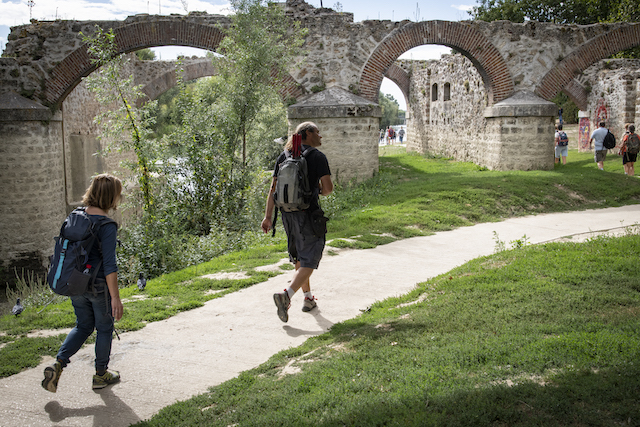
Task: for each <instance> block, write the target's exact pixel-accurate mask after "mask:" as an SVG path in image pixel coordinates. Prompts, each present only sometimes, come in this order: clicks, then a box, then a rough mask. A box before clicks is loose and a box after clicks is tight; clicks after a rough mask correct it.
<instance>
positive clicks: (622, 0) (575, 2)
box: [469, 0, 640, 25]
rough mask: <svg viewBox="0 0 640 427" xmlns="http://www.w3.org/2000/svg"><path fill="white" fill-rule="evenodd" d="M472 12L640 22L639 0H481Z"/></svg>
mask: <svg viewBox="0 0 640 427" xmlns="http://www.w3.org/2000/svg"><path fill="white" fill-rule="evenodd" d="M478 3H479V5H478V6H475V7H474V8H473V10H472V11H470V12H469V14H470V15H471V16H472V17H473V19H478V20H481V21H496V20H500V19H506V20H509V21H512V22H524V21H525V19H526V20H531V21H539V22H555V23H557V24H581V25H586V24H594V23H598V22H618V21H625V22H638V20H639V19H640V5H639V4H638V2H637V1H635V0H610V1H597V0H570V1H560V0H521V1H517V0H479V1H478Z"/></svg>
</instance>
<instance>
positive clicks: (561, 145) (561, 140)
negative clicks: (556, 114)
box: [555, 125, 569, 165]
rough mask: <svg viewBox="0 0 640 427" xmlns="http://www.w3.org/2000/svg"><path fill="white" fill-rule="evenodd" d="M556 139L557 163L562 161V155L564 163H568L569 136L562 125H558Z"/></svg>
mask: <svg viewBox="0 0 640 427" xmlns="http://www.w3.org/2000/svg"><path fill="white" fill-rule="evenodd" d="M555 141H556V148H555V151H556V164H558V163H559V162H560V156H562V164H563V165H566V164H567V154H568V153H569V137H567V134H566V133H565V132H564V131H563V130H562V125H558V130H557V131H556V135H555Z"/></svg>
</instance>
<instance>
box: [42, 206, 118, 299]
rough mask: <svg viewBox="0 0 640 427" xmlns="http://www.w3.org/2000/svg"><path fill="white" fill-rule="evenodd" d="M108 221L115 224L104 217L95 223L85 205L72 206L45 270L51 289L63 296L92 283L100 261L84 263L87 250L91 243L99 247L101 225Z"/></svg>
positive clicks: (86, 257)
mask: <svg viewBox="0 0 640 427" xmlns="http://www.w3.org/2000/svg"><path fill="white" fill-rule="evenodd" d="M111 222H113V223H115V221H114V220H112V219H111V218H107V217H105V218H103V219H101V220H100V221H97V222H95V223H94V222H93V221H91V218H89V215H88V214H87V213H86V211H85V208H84V207H81V208H77V209H75V210H74V211H73V212H71V213H70V214H69V216H68V217H67V219H65V220H64V222H63V223H62V227H61V228H60V235H59V236H58V237H56V239H55V240H56V245H55V249H54V252H53V255H52V256H51V265H50V267H49V272H48V273H47V283H48V284H49V287H50V288H51V290H52V291H53V292H55V293H56V294H59V295H64V296H75V295H82V294H84V293H85V292H86V291H87V290H88V289H89V286H90V285H93V282H94V281H95V278H96V275H97V273H98V270H99V269H100V265H101V264H102V260H100V262H99V263H98V265H94V266H92V265H89V264H87V261H88V260H89V253H90V252H91V248H93V245H94V243H96V242H97V243H98V245H99V247H100V239H98V230H99V229H100V227H101V226H102V225H104V224H109V223H111Z"/></svg>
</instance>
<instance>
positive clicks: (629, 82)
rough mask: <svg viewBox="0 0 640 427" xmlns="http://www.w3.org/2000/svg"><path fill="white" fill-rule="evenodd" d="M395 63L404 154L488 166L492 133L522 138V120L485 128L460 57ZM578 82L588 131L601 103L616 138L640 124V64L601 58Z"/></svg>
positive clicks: (473, 76) (475, 78) (493, 152)
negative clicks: (401, 73)
mask: <svg viewBox="0 0 640 427" xmlns="http://www.w3.org/2000/svg"><path fill="white" fill-rule="evenodd" d="M398 65H400V66H401V67H402V68H403V69H405V70H406V71H408V72H409V73H410V75H411V84H410V94H409V98H410V99H409V100H408V101H409V102H408V103H409V105H408V107H407V108H408V110H409V111H408V112H407V132H408V135H407V136H408V138H407V141H408V142H407V149H408V150H410V151H416V152H419V153H422V154H433V155H438V156H445V157H452V158H454V159H455V160H458V161H470V162H474V163H476V164H478V165H481V166H487V167H489V168H492V167H494V166H495V164H496V160H495V159H497V158H498V157H499V156H500V150H499V148H498V147H496V146H495V143H494V142H492V141H493V140H495V138H492V137H491V135H500V134H502V135H505V134H510V133H512V134H513V135H514V137H515V138H521V139H523V140H524V139H526V137H527V135H519V133H520V130H521V129H522V128H523V127H524V126H526V123H524V122H523V120H524V119H523V118H519V119H518V118H513V119H510V120H507V122H506V123H505V126H502V128H493V127H495V126H494V125H489V124H488V121H487V120H486V119H485V117H484V109H485V107H487V97H486V93H485V90H484V84H483V82H482V79H481V76H480V74H479V73H478V71H477V70H476V68H475V66H474V65H473V64H472V63H471V61H470V60H468V59H467V58H466V57H464V56H463V55H461V54H456V55H443V56H442V58H441V59H440V60H430V61H399V62H398ZM580 80H581V84H582V85H583V86H585V89H586V90H587V92H588V113H589V117H590V120H591V130H593V129H595V126H597V123H596V112H597V111H598V108H599V106H601V105H604V107H605V109H606V111H607V117H608V118H607V126H608V127H610V129H611V131H612V132H614V134H615V135H616V137H617V138H619V137H620V136H621V135H622V134H623V133H624V125H625V124H626V123H635V124H636V126H638V125H639V124H640V60H628V59H626V60H625V59H613V60H602V61H600V62H598V63H597V64H594V65H592V66H591V67H589V68H588V69H587V70H585V72H584V74H583V75H582V76H581V78H580ZM446 83H449V84H450V99H449V100H444V96H443V95H444V86H445V84H446ZM433 84H437V85H438V92H439V93H438V100H437V101H432V100H431V96H432V90H433ZM467 87H468V89H467ZM522 148H523V149H525V148H526V147H525V145H523V146H522ZM524 153H525V152H524V151H523V153H522V154H524ZM502 154H504V153H502ZM503 157H504V156H503Z"/></svg>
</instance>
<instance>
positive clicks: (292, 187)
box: [273, 147, 315, 212]
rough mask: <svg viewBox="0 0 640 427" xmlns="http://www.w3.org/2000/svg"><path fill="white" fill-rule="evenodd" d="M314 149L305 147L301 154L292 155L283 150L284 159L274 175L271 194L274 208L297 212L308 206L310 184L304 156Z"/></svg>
mask: <svg viewBox="0 0 640 427" xmlns="http://www.w3.org/2000/svg"><path fill="white" fill-rule="evenodd" d="M312 150H315V148H313V147H309V148H307V149H306V150H305V151H304V152H303V153H302V155H301V156H299V157H293V155H292V154H291V152H289V151H288V150H285V152H284V154H285V156H286V158H285V160H284V161H283V162H282V163H280V167H279V168H278V175H277V176H276V178H277V179H276V190H275V192H274V194H273V200H274V201H275V205H276V208H280V209H282V210H283V211H284V212H298V211H303V210H305V209H307V208H309V206H310V204H311V196H312V194H313V192H312V191H311V186H310V185H309V174H308V168H307V159H306V156H307V155H308V154H309V153H310V152H311V151H312Z"/></svg>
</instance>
